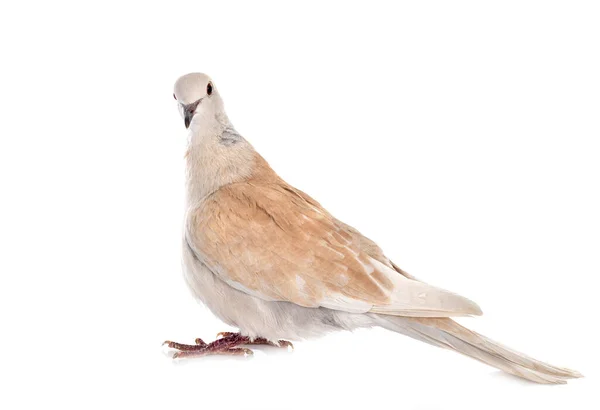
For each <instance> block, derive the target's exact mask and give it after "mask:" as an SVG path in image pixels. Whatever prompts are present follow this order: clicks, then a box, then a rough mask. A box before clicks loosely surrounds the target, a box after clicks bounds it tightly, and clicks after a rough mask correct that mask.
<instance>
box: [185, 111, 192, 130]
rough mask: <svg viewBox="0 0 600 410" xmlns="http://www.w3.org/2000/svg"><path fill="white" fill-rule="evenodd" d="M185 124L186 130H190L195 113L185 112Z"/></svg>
mask: <svg viewBox="0 0 600 410" xmlns="http://www.w3.org/2000/svg"><path fill="white" fill-rule="evenodd" d="M184 112H185V114H184V122H185V128H189V127H190V122H192V117H193V116H194V112H193V111H187V110H186V111H184Z"/></svg>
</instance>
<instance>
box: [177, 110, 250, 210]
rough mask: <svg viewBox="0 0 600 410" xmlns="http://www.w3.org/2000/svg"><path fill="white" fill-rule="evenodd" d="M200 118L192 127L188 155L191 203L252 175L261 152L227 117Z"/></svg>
mask: <svg viewBox="0 0 600 410" xmlns="http://www.w3.org/2000/svg"><path fill="white" fill-rule="evenodd" d="M202 120H204V119H202ZM199 122H200V126H199V127H197V128H192V131H191V133H190V139H189V142H188V149H187V152H186V155H185V158H186V162H187V166H186V174H187V175H186V177H187V202H188V205H191V206H193V205H195V204H197V203H199V202H200V201H201V200H202V199H203V198H205V197H206V196H207V195H210V194H211V193H213V192H215V191H216V190H218V189H219V188H220V187H222V186H224V185H228V184H232V183H235V182H241V181H244V180H247V179H249V178H250V177H251V176H252V173H253V170H254V167H255V165H256V162H257V156H258V154H257V153H256V151H255V150H254V148H253V147H252V145H250V144H249V143H248V142H247V141H246V140H245V139H244V138H242V136H240V135H239V134H238V133H237V132H236V131H235V129H234V128H233V126H232V125H231V123H230V122H229V120H228V119H226V117H224V118H214V119H212V120H208V121H199Z"/></svg>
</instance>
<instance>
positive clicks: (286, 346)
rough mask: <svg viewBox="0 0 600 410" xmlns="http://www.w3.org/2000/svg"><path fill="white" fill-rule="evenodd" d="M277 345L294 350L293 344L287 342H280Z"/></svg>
mask: <svg viewBox="0 0 600 410" xmlns="http://www.w3.org/2000/svg"><path fill="white" fill-rule="evenodd" d="M277 344H278V345H279V347H285V348H286V349H287V348H288V347H291V348H292V350H294V344H293V343H292V342H288V341H287V340H279V341H278V342H277Z"/></svg>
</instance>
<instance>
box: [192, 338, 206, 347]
mask: <svg viewBox="0 0 600 410" xmlns="http://www.w3.org/2000/svg"><path fill="white" fill-rule="evenodd" d="M194 342H196V344H197V345H202V346H206V343H205V342H204V340H202V339H200V338H199V337H198V338H196V340H194Z"/></svg>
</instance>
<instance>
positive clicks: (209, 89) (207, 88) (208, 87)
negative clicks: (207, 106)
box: [206, 83, 213, 95]
mask: <svg viewBox="0 0 600 410" xmlns="http://www.w3.org/2000/svg"><path fill="white" fill-rule="evenodd" d="M212 88H213V87H212V83H208V85H207V86H206V94H208V95H211V94H212Z"/></svg>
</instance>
